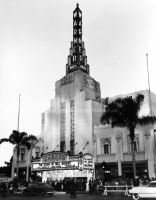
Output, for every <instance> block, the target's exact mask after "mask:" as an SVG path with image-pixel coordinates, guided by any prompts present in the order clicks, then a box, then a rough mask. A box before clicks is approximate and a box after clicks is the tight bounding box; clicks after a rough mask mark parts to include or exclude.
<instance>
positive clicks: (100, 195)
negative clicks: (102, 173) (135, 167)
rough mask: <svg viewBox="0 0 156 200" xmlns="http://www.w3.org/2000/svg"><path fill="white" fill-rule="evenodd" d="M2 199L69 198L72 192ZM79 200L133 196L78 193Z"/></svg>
mask: <svg viewBox="0 0 156 200" xmlns="http://www.w3.org/2000/svg"><path fill="white" fill-rule="evenodd" d="M0 199H8V200H9V199H10V200H20V199H21V200H22V199H23V200H30V199H31V200H52V199H53V200H61V199H63V200H69V199H71V198H70V194H58V193H56V194H54V195H53V196H49V195H45V196H38V195H36V196H27V197H25V196H23V195H9V196H7V197H6V198H3V197H2V196H0ZM76 199H77V200H78V199H79V200H80V199H83V200H84V199H85V200H97V199H105V200H111V199H113V200H132V198H131V197H128V196H125V195H123V194H116V195H115V194H113V195H107V196H106V195H105V196H103V195H102V194H93V195H89V194H77V198H76Z"/></svg>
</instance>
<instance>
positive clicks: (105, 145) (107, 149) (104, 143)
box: [101, 138, 111, 154]
mask: <svg viewBox="0 0 156 200" xmlns="http://www.w3.org/2000/svg"><path fill="white" fill-rule="evenodd" d="M101 153H102V154H110V153H111V142H110V138H103V139H101Z"/></svg>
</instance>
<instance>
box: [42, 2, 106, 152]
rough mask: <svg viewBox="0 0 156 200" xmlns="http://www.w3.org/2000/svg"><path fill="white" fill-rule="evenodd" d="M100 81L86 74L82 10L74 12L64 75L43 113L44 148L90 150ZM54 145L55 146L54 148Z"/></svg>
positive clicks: (98, 122)
mask: <svg viewBox="0 0 156 200" xmlns="http://www.w3.org/2000/svg"><path fill="white" fill-rule="evenodd" d="M100 102H101V91H100V84H99V83H98V82H97V81H95V80H94V79H93V78H91V77H90V75H89V65H88V64H87V56H86V52H85V48H84V42H83V40H82V12H81V10H80V8H79V5H78V4H77V6H76V9H75V10H74V12H73V41H72V42H71V47H70V55H69V56H68V62H67V64H66V76H64V77H63V78H62V79H61V80H59V81H57V82H56V84H55V99H52V100H51V102H50V109H49V110H47V111H46V112H45V113H43V114H42V134H43V135H44V148H47V146H48V151H53V150H57V151H62V152H67V151H70V152H71V154H73V155H74V154H78V153H79V152H80V151H83V153H85V152H87V153H91V154H92V153H93V141H92V138H93V126H94V125H99V124H100V116H101V112H100V110H102V104H101V103H100ZM86 144H87V145H86ZM56 147H57V148H56Z"/></svg>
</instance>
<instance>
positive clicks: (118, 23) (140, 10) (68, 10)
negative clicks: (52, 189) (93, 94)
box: [0, 0, 156, 166]
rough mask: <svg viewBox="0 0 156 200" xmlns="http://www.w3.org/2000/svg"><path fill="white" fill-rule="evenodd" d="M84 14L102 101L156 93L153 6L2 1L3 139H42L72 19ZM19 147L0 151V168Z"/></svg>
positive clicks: (151, 1) (133, 1)
mask: <svg viewBox="0 0 156 200" xmlns="http://www.w3.org/2000/svg"><path fill="white" fill-rule="evenodd" d="M77 3H79V7H80V9H81V11H82V23H83V25H82V31H83V35H82V37H83V41H84V42H85V49H86V55H87V61H88V64H89V65H90V76H91V77H93V78H94V79H95V80H96V81H98V82H99V83H100V87H101V96H102V97H103V98H105V97H113V96H116V95H120V94H128V93H131V92H135V91H140V90H145V89H148V73H147V57H146V53H147V54H148V69H149V77H150V89H151V91H152V92H154V93H156V67H155V66H156V56H155V53H156V12H155V10H156V1H155V0H0V138H8V137H9V135H10V134H11V133H12V131H13V130H17V124H18V109H19V94H21V97H20V118H19V131H20V132H26V133H28V134H33V135H39V134H40V133H41V113H43V112H44V111H45V110H48V109H49V107H50V100H51V99H54V98H55V82H56V81H57V80H60V79H61V78H62V77H63V76H65V73H66V71H65V69H66V64H67V57H68V55H69V49H70V42H71V41H72V39H73V11H74V9H75V8H76V4H77ZM12 152H13V145H11V144H9V143H3V144H1V145H0V166H4V165H5V163H4V162H5V161H9V160H10V158H11V156H12Z"/></svg>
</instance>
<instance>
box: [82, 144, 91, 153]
mask: <svg viewBox="0 0 156 200" xmlns="http://www.w3.org/2000/svg"><path fill="white" fill-rule="evenodd" d="M88 144H89V142H87V143H86V145H85V146H84V147H83V149H82V152H83V151H84V150H85V148H86V146H87V145H88Z"/></svg>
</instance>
